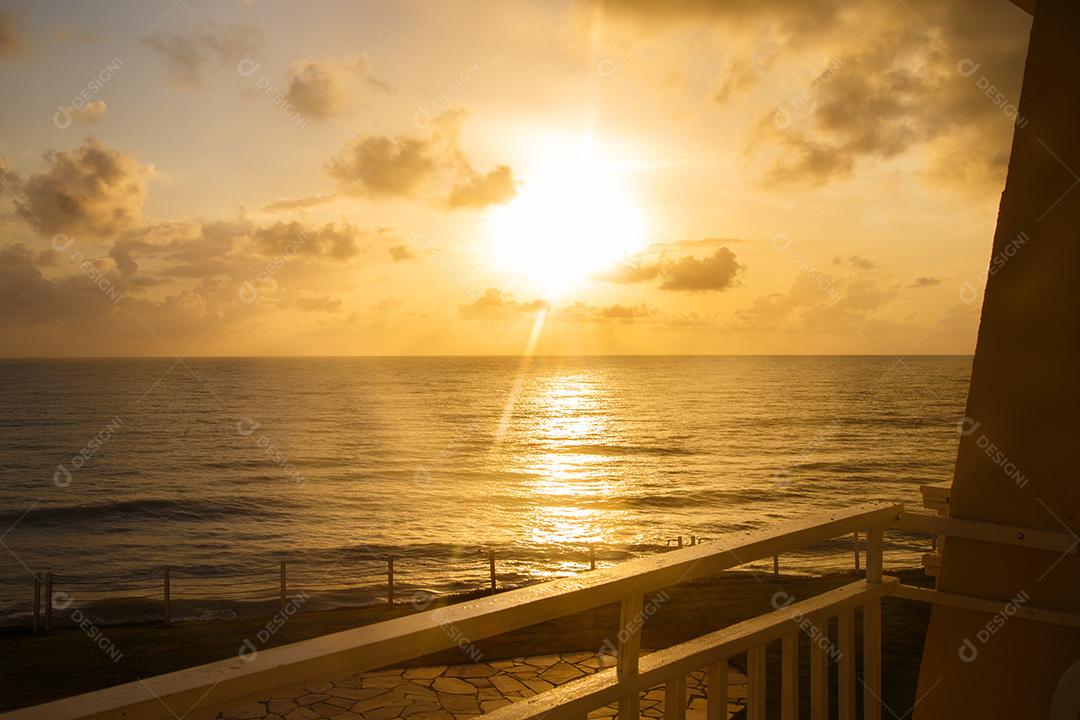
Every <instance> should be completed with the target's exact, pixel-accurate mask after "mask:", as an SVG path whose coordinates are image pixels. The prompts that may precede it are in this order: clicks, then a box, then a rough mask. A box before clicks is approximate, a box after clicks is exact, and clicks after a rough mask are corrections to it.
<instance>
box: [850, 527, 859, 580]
mask: <svg viewBox="0 0 1080 720" xmlns="http://www.w3.org/2000/svg"><path fill="white" fill-rule="evenodd" d="M851 546H852V549H853V550H854V551H855V572H859V571H860V568H859V531H858V530H856V531H855V532H854V533H852V534H851Z"/></svg>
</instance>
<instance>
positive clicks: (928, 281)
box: [908, 275, 941, 288]
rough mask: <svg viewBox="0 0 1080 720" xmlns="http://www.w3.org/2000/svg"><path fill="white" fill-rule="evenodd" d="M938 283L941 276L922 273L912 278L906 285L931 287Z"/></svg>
mask: <svg viewBox="0 0 1080 720" xmlns="http://www.w3.org/2000/svg"><path fill="white" fill-rule="evenodd" d="M940 284H941V278H939V277H936V276H930V275H924V276H922V277H917V278H915V279H914V280H912V281H911V284H910V285H908V287H913V288H925V287H933V286H934V285H940Z"/></svg>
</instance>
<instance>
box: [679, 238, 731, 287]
mask: <svg viewBox="0 0 1080 720" xmlns="http://www.w3.org/2000/svg"><path fill="white" fill-rule="evenodd" d="M741 269H742V266H741V265H739V263H738V261H736V260H735V253H733V252H731V251H730V250H728V249H727V248H720V249H719V250H717V251H716V252H715V253H713V254H712V255H710V256H709V257H707V258H704V259H702V260H698V259H697V258H694V257H684V258H681V259H679V260H676V261H675V262H673V263H670V264H668V265H665V266H664V268H663V270H662V272H661V275H662V276H663V282H662V283H661V284H660V289H662V290H687V291H705V290H725V289H727V288H729V287H731V285H732V283H734V282H735V276H736V275H737V274H738V273H739V270H741Z"/></svg>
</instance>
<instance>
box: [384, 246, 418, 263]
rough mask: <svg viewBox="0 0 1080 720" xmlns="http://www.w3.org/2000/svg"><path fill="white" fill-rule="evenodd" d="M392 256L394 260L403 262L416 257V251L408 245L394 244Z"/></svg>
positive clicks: (391, 249)
mask: <svg viewBox="0 0 1080 720" xmlns="http://www.w3.org/2000/svg"><path fill="white" fill-rule="evenodd" d="M390 257H391V258H393V260H394V262H403V261H405V260H413V259H415V258H416V253H414V252H413V251H412V250H411V249H410V248H409V246H408V245H394V246H393V247H391V248H390Z"/></svg>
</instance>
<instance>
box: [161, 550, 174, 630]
mask: <svg viewBox="0 0 1080 720" xmlns="http://www.w3.org/2000/svg"><path fill="white" fill-rule="evenodd" d="M163 590H164V597H165V624H166V625H172V602H171V598H170V593H169V591H170V587H169V566H168V565H166V566H165V584H164V586H163Z"/></svg>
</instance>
